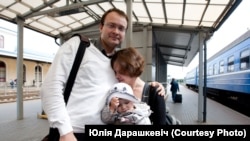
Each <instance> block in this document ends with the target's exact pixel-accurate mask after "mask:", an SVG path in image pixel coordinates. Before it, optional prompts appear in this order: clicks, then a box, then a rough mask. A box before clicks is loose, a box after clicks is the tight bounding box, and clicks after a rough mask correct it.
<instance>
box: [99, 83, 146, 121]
mask: <svg viewBox="0 0 250 141" xmlns="http://www.w3.org/2000/svg"><path fill="white" fill-rule="evenodd" d="M109 94H110V95H109V96H108V97H107V100H106V105H105V107H104V108H103V110H102V114H101V115H102V120H103V122H105V123H107V124H115V125H151V122H150V119H149V116H150V114H151V110H150V107H149V106H148V105H147V104H146V103H144V102H140V101H139V100H138V99H137V98H136V97H135V96H134V93H133V90H132V88H131V86H129V85H128V84H126V83H117V84H115V85H114V86H113V87H112V88H111V89H110V93H109Z"/></svg>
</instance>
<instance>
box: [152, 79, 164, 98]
mask: <svg viewBox="0 0 250 141" xmlns="http://www.w3.org/2000/svg"><path fill="white" fill-rule="evenodd" d="M149 85H151V86H153V87H157V91H158V94H159V95H161V96H164V97H165V95H166V92H165V88H164V86H163V85H162V84H161V83H159V82H156V81H155V82H150V83H149Z"/></svg>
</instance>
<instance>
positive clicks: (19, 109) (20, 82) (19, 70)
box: [16, 17, 24, 120]
mask: <svg viewBox="0 0 250 141" xmlns="http://www.w3.org/2000/svg"><path fill="white" fill-rule="evenodd" d="M16 20H17V27H18V29H17V31H18V32H17V34H18V35H17V68H16V69H17V93H16V94H17V119H18V120H21V119H23V29H24V19H23V18H21V17H17V19H16Z"/></svg>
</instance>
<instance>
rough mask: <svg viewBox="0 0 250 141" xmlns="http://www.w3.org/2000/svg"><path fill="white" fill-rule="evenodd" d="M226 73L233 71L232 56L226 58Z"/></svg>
mask: <svg viewBox="0 0 250 141" xmlns="http://www.w3.org/2000/svg"><path fill="white" fill-rule="evenodd" d="M227 71H228V72H233V71H234V56H230V57H228V63H227Z"/></svg>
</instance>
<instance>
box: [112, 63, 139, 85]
mask: <svg viewBox="0 0 250 141" xmlns="http://www.w3.org/2000/svg"><path fill="white" fill-rule="evenodd" d="M113 70H114V72H115V76H116V79H117V80H118V81H119V82H124V83H127V84H129V85H131V86H132V84H133V83H134V82H135V80H136V78H135V77H131V76H129V75H128V74H122V73H121V72H122V71H121V68H120V65H119V63H117V62H114V65H113Z"/></svg>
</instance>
